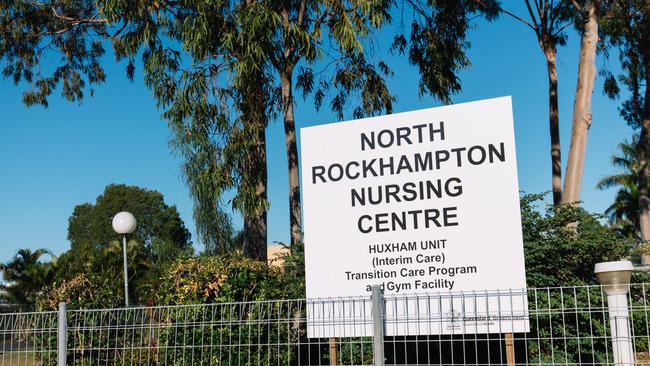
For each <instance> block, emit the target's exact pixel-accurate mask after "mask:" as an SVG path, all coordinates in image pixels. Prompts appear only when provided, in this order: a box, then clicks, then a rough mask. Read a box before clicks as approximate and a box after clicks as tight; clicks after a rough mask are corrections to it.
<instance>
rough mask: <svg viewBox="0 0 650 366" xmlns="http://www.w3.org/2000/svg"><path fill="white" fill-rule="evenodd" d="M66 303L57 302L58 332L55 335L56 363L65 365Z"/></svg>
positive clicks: (66, 338)
mask: <svg viewBox="0 0 650 366" xmlns="http://www.w3.org/2000/svg"><path fill="white" fill-rule="evenodd" d="M66 308H67V306H66V304H65V303H64V302H60V303H59V322H58V334H57V337H56V341H57V342H56V352H57V365H58V366H66V363H67V351H68V350H67V347H68V317H67V314H66Z"/></svg>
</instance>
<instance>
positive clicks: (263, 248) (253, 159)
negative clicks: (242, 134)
mask: <svg viewBox="0 0 650 366" xmlns="http://www.w3.org/2000/svg"><path fill="white" fill-rule="evenodd" d="M254 128H255V129H256V131H254V132H255V134H256V136H255V139H256V140H255V145H254V147H253V148H252V149H251V151H250V152H249V154H250V165H249V168H250V171H249V172H247V174H249V175H250V176H251V178H253V179H254V184H255V195H256V200H257V201H258V202H263V203H264V204H262V205H259V206H257V207H255V208H254V209H253V210H251V212H247V213H244V244H243V252H244V255H245V256H246V257H248V258H252V259H256V260H260V261H264V262H266V260H267V244H268V240H267V234H266V228H267V223H266V218H267V212H266V200H267V191H266V187H267V179H268V178H267V170H266V134H265V124H264V123H256V124H255V125H254Z"/></svg>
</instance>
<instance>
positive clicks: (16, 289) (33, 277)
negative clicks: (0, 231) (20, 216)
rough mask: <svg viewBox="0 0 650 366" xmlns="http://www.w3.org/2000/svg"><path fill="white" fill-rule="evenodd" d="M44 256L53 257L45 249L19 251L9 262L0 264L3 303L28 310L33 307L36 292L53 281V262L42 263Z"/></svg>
mask: <svg viewBox="0 0 650 366" xmlns="http://www.w3.org/2000/svg"><path fill="white" fill-rule="evenodd" d="M46 254H47V255H49V256H50V257H53V256H52V253H51V252H50V251H49V250H47V249H38V250H35V251H31V250H29V249H20V250H18V253H17V254H16V255H15V256H14V257H13V258H12V259H11V260H10V261H9V262H7V263H3V264H0V271H2V279H3V281H4V284H3V285H2V287H1V288H2V290H3V293H2V299H3V300H4V301H6V302H8V303H10V304H15V305H20V306H22V307H25V308H28V309H32V308H33V307H34V305H35V303H36V297H37V295H38V292H39V291H40V290H41V289H42V288H43V287H44V286H47V285H48V284H50V283H51V282H52V280H53V279H54V263H55V260H53V261H52V262H43V261H42V257H43V256H44V255H46Z"/></svg>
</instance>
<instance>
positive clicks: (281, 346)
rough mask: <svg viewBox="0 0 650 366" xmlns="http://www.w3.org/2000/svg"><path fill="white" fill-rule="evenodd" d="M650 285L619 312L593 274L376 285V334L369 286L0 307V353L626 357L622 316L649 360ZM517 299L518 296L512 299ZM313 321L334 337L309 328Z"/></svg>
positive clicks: (150, 360)
mask: <svg viewBox="0 0 650 366" xmlns="http://www.w3.org/2000/svg"><path fill="white" fill-rule="evenodd" d="M648 290H650V284H636V285H632V286H631V291H630V292H629V293H628V295H627V306H625V311H626V314H629V315H628V318H625V319H623V318H622V316H621V315H616V316H617V317H618V318H617V319H615V318H613V317H610V314H622V313H621V312H620V311H619V312H618V313H612V306H619V305H620V304H618V305H612V304H609V306H608V299H607V296H606V295H605V294H604V293H603V291H602V289H601V287H600V286H588V287H557V288H529V289H526V290H506V291H484V292H472V293H440V294H435V295H418V294H414V295H405V296H388V297H385V298H384V297H381V298H380V299H379V301H380V303H381V307H383V309H381V311H380V313H379V314H378V316H379V318H378V319H379V324H382V327H381V329H380V330H381V331H382V332H385V336H384V337H383V338H381V337H379V339H376V340H377V341H378V343H376V342H374V340H375V339H374V338H373V337H372V334H373V332H374V331H376V330H379V329H378V328H376V327H373V314H376V309H377V307H376V306H377V304H376V303H375V307H373V302H372V300H373V299H371V297H367V298H351V299H323V300H310V301H307V300H277V301H262V302H239V303H220V304H204V305H189V306H156V307H132V308H120V309H101V310H69V311H64V312H63V313H62V315H63V316H64V318H63V319H64V321H59V320H58V316H59V314H58V313H57V312H42V313H13V314H0V332H1V335H2V342H3V346H2V356H1V357H0V360H1V361H0V362H1V364H2V366H5V365H7V366H9V365H11V366H13V365H52V366H53V365H59V364H61V362H64V363H65V364H68V365H98V366H99V365H103V366H109V365H122V366H126V365H330V364H337V365H371V364H374V361H373V352H374V351H378V350H379V349H378V348H377V346H382V348H383V354H384V361H385V364H395V365H425V364H426V365H428V364H435V365H622V363H615V358H614V353H616V352H618V354H619V355H620V354H621V352H624V350H617V349H615V348H614V347H613V346H612V344H613V343H612V336H611V335H612V330H614V331H617V329H612V326H613V327H623V326H624V324H629V329H628V330H629V333H630V338H629V339H627V341H628V342H629V344H630V347H632V353H633V362H631V363H630V364H636V365H639V364H646V363H650V361H649V360H648V345H649V344H650V326H649V322H648V320H649V315H650V314H649V310H650V307H649V306H648V301H649V300H650V299H649V298H648V295H650V294H648ZM374 300H377V298H375V299H374ZM516 301H524V302H525V304H526V306H525V308H524V309H519V310H509V309H514V308H513V307H511V306H509V305H508V304H512V303H513V302H516ZM495 307H497V308H499V309H500V311H498V312H496V313H495ZM503 309H506V310H505V312H504V311H503ZM615 310H616V309H615ZM618 310H622V309H618ZM495 314H496V315H495ZM374 320H375V321H377V317H375V318H374ZM516 322H525V323H526V324H527V328H526V329H525V330H524V331H521V328H518V327H517V326H515V323H516ZM509 323H511V325H508V324H509ZM521 324H523V323H521ZM309 327H312V328H311V330H310V328H309ZM314 327H316V328H314ZM314 329H316V330H318V329H320V330H323V329H324V330H325V331H326V333H327V332H334V333H336V337H329V336H323V337H317V338H310V337H308V332H309V331H312V332H313V331H314ZM477 330H478V332H477ZM57 332H63V334H64V335H65V337H63V341H62V342H63V343H62V345H61V349H65V352H57V340H60V339H62V338H61V336H58V337H57ZM316 333H317V332H316ZM323 334H325V333H323ZM407 334H408V335H407ZM615 334H616V333H615ZM311 335H314V334H311ZM316 335H317V334H316ZM619 341H620V340H619ZM614 343H616V342H614ZM620 344H626V343H624V342H623V343H621V342H618V346H619V347H620ZM60 356H65V357H63V361H61V359H60ZM379 363H380V362H379Z"/></svg>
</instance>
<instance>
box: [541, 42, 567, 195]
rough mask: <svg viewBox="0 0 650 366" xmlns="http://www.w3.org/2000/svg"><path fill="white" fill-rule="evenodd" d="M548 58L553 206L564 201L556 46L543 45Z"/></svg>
mask: <svg viewBox="0 0 650 366" xmlns="http://www.w3.org/2000/svg"><path fill="white" fill-rule="evenodd" d="M542 49H543V50H544V56H546V68H547V71H548V97H549V99H548V108H549V130H550V134H551V173H552V188H553V205H555V206H557V205H559V204H560V201H561V200H562V156H561V153H560V151H561V150H560V112H559V108H558V97H557V49H556V48H555V46H549V45H542Z"/></svg>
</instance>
